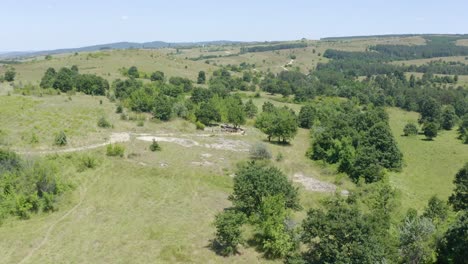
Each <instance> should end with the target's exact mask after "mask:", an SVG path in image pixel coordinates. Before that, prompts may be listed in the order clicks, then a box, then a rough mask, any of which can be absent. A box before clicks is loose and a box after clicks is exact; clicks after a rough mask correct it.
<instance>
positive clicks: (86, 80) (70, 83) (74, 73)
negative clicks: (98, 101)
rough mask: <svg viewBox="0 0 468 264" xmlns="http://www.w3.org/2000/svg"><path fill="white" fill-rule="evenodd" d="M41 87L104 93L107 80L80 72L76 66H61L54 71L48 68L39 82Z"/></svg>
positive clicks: (97, 93) (63, 90)
mask: <svg viewBox="0 0 468 264" xmlns="http://www.w3.org/2000/svg"><path fill="white" fill-rule="evenodd" d="M40 87H41V88H54V89H57V90H60V91H61V92H67V91H71V90H73V89H76V91H78V92H83V93H85V94H90V95H106V93H107V91H108V90H109V82H108V81H107V80H106V79H104V78H102V77H100V76H97V75H94V74H80V73H79V71H78V67H77V66H72V67H71V68H67V67H63V68H61V69H60V70H58V71H56V70H55V69H54V68H48V69H47V70H46V72H45V73H44V76H43V77H42V79H41V83H40Z"/></svg>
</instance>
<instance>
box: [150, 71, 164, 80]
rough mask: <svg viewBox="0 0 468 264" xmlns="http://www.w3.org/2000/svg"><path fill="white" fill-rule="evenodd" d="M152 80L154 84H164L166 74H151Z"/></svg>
mask: <svg viewBox="0 0 468 264" xmlns="http://www.w3.org/2000/svg"><path fill="white" fill-rule="evenodd" d="M150 80H151V81H153V82H156V81H160V82H164V72H162V71H155V72H153V73H152V74H151V77H150Z"/></svg>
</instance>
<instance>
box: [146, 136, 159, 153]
mask: <svg viewBox="0 0 468 264" xmlns="http://www.w3.org/2000/svg"><path fill="white" fill-rule="evenodd" d="M149 148H150V150H151V151H153V152H155V151H161V146H159V143H158V142H157V141H156V140H155V139H154V138H153V143H151V145H150V147H149Z"/></svg>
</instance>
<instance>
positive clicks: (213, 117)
mask: <svg viewBox="0 0 468 264" xmlns="http://www.w3.org/2000/svg"><path fill="white" fill-rule="evenodd" d="M195 116H196V118H197V120H198V121H200V122H201V123H202V124H204V125H206V126H208V125H210V124H211V122H212V121H215V122H219V121H221V114H220V112H219V110H218V109H217V108H216V107H215V105H214V104H213V103H212V102H211V101H210V102H203V103H201V105H200V108H198V109H197V110H196V112H195Z"/></svg>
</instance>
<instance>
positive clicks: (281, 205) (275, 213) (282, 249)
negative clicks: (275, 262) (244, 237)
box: [258, 195, 294, 258]
mask: <svg viewBox="0 0 468 264" xmlns="http://www.w3.org/2000/svg"><path fill="white" fill-rule="evenodd" d="M287 218H288V211H287V208H286V206H285V200H284V197H283V196H282V195H275V196H268V197H264V198H263V199H262V203H261V204H260V213H259V219H258V226H259V229H260V231H261V244H262V249H263V251H264V252H265V255H266V256H267V257H269V258H278V257H285V256H286V255H287V254H288V253H290V252H291V251H292V250H293V249H294V242H293V239H292V236H291V233H290V232H288V230H287V227H286V224H285V222H286V220H287Z"/></svg>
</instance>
